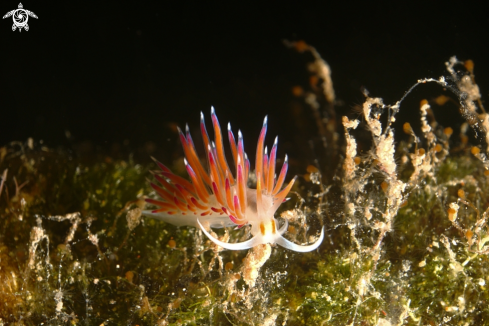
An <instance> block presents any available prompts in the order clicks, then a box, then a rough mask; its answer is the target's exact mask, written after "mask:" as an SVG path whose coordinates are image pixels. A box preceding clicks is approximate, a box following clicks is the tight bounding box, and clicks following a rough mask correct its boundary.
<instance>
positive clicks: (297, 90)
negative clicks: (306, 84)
mask: <svg viewBox="0 0 489 326" xmlns="http://www.w3.org/2000/svg"><path fill="white" fill-rule="evenodd" d="M303 94H304V90H303V89H302V87H300V86H294V87H292V95H294V96H296V97H299V96H302V95H303Z"/></svg>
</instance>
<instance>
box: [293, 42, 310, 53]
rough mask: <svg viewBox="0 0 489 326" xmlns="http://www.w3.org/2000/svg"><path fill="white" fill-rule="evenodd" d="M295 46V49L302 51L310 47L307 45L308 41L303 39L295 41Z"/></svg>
mask: <svg viewBox="0 0 489 326" xmlns="http://www.w3.org/2000/svg"><path fill="white" fill-rule="evenodd" d="M294 46H295V49H296V50H297V51H298V52H301V53H302V52H304V51H306V50H307V49H308V48H309V45H307V43H306V42H304V41H302V40H301V41H297V42H295V44H294Z"/></svg>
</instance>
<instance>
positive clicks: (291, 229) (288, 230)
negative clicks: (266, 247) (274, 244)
mask: <svg viewBox="0 0 489 326" xmlns="http://www.w3.org/2000/svg"><path fill="white" fill-rule="evenodd" d="M287 232H289V233H291V234H295V232H296V230H295V226H293V225H289V227H288V228H287Z"/></svg>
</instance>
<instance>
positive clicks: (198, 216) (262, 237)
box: [143, 108, 324, 252]
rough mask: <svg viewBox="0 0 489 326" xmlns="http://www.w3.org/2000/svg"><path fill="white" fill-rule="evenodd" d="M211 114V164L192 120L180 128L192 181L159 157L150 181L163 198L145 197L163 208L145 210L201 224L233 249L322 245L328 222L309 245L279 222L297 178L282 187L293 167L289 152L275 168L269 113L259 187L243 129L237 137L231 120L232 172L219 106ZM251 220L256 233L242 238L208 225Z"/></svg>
mask: <svg viewBox="0 0 489 326" xmlns="http://www.w3.org/2000/svg"><path fill="white" fill-rule="evenodd" d="M211 118H212V125H213V127H214V135H215V136H214V141H211V140H210V139H209V136H208V134H207V130H206V127H205V122H204V115H203V114H202V113H201V114H200V130H201V133H202V138H203V141H204V146H205V149H206V157H207V160H208V170H207V171H206V169H205V168H204V166H203V165H202V164H201V162H200V160H199V158H198V156H197V152H196V150H195V146H194V143H193V140H192V137H191V136H190V132H189V128H188V125H187V127H186V131H185V134H184V133H183V132H182V131H181V130H180V129H178V132H179V136H180V141H181V142H182V146H183V150H184V153H185V159H184V161H185V167H186V169H187V173H188V175H189V177H190V181H188V180H186V179H184V178H182V177H180V176H177V175H175V174H173V173H172V172H171V171H170V169H168V168H167V167H166V166H165V165H163V164H161V163H160V162H157V164H158V166H159V167H160V168H161V171H158V172H156V173H154V177H155V179H156V180H157V181H158V183H159V185H158V184H156V183H151V187H152V188H153V189H154V190H155V191H156V193H157V194H158V195H159V196H160V197H161V199H158V200H156V199H146V201H147V202H148V203H150V204H153V205H155V206H157V207H158V208H157V209H155V210H147V211H144V212H143V214H144V215H147V216H151V217H154V218H157V219H160V220H163V221H165V222H168V223H171V224H174V225H177V226H183V225H190V226H194V227H200V228H201V229H202V232H204V233H205V235H206V236H207V237H208V238H209V239H210V240H212V241H213V242H214V243H216V244H217V245H219V246H222V247H224V248H226V249H231V250H241V249H248V248H251V247H253V246H256V245H259V244H266V243H270V244H273V243H276V244H278V245H280V246H282V247H285V248H288V249H291V250H294V251H298V252H308V251H312V250H314V249H316V248H317V247H319V245H320V244H321V242H322V240H323V238H324V228H323V229H322V230H321V235H320V237H319V239H318V240H317V241H316V242H315V243H313V244H311V245H305V246H302V245H297V244H295V243H293V242H291V241H289V240H287V239H285V238H284V237H283V236H282V234H283V233H284V232H285V231H287V227H288V225H287V221H285V223H284V225H283V226H282V227H281V228H278V223H277V220H276V219H275V217H274V214H275V212H276V211H277V209H278V208H279V206H280V205H281V204H282V202H284V201H285V198H286V196H287V194H288V193H289V191H290V189H291V188H292V186H293V184H294V181H295V178H294V179H292V180H291V181H290V182H289V183H288V184H287V186H285V187H284V188H282V186H283V184H284V181H285V175H286V174H287V168H288V163H287V156H285V160H284V163H283V165H282V168H281V170H280V173H279V175H278V178H277V176H276V174H275V162H276V154H277V138H275V142H274V144H273V146H272V150H271V151H270V155H268V153H267V149H266V148H265V149H264V142H265V134H266V132H267V117H265V120H264V122H263V128H262V129H261V132H260V137H259V139H258V146H257V149H256V165H255V175H256V189H250V188H248V184H247V183H248V182H247V181H248V176H249V172H250V162H249V160H248V156H247V155H246V153H245V152H244V145H243V137H242V135H241V132H240V131H239V132H238V141H237V142H236V140H235V138H234V134H233V132H232V131H231V125H230V124H228V138H229V143H230V145H231V152H232V156H233V159H234V168H235V174H234V175H233V173H232V172H231V169H230V168H229V165H228V163H227V161H226V157H225V154H224V148H223V141H222V135H221V127H220V125H219V121H218V119H217V116H216V114H215V111H214V108H211ZM247 224H250V225H251V234H252V235H253V237H252V238H251V239H249V240H247V241H245V242H240V243H227V242H223V241H220V240H219V239H216V238H215V237H213V236H212V235H211V234H210V233H209V232H208V231H207V230H206V228H209V227H212V228H222V227H228V226H238V227H242V226H244V225H247Z"/></svg>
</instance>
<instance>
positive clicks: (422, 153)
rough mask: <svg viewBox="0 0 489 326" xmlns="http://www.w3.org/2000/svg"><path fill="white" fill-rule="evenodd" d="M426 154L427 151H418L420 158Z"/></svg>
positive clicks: (422, 149)
mask: <svg viewBox="0 0 489 326" xmlns="http://www.w3.org/2000/svg"><path fill="white" fill-rule="evenodd" d="M425 153H426V151H425V150H424V148H420V149H418V155H419V156H423V155H424V154H425Z"/></svg>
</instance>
